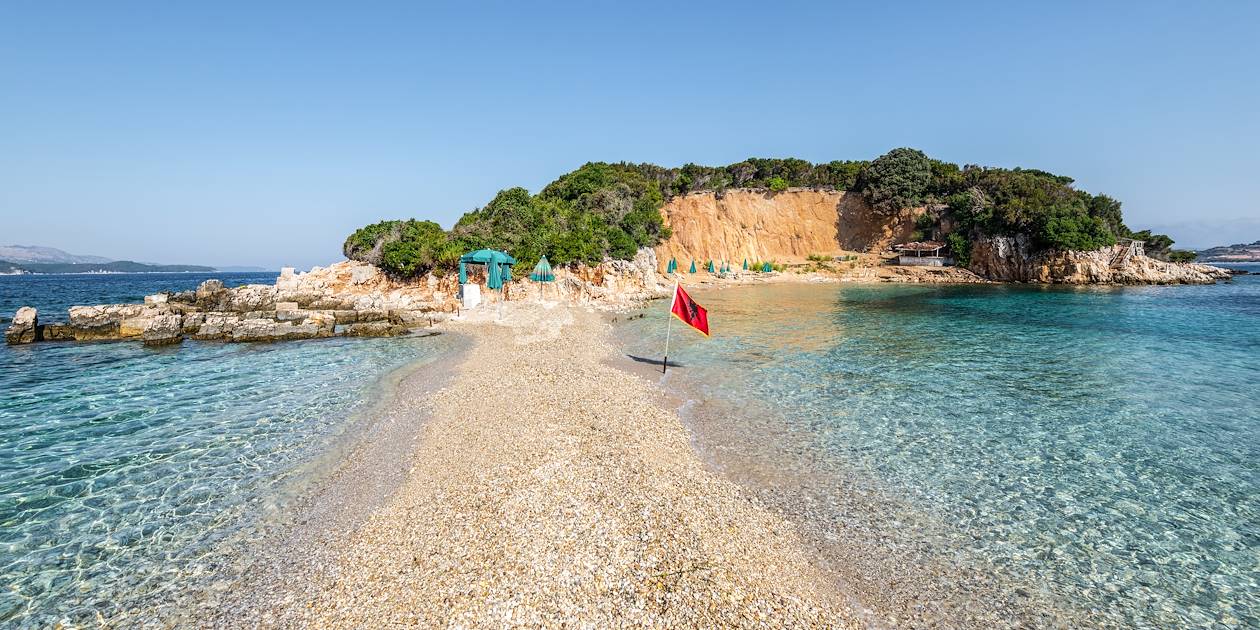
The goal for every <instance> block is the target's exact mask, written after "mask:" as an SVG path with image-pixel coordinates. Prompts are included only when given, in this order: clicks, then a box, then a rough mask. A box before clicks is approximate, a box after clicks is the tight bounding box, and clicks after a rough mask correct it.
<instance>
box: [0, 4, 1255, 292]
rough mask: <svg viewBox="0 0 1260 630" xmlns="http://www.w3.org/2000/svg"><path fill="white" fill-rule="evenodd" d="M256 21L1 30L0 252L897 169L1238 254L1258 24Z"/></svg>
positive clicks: (1187, 10)
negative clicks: (762, 177) (643, 169)
mask: <svg viewBox="0 0 1260 630" xmlns="http://www.w3.org/2000/svg"><path fill="white" fill-rule="evenodd" d="M176 4H178V5H181V6H175V5H176ZM194 4H198V5H199V6H193V5H194ZM262 4H264V3H257V2H242V3H233V2H222V1H220V2H206V3H169V2H152V3H136V2H80V3H61V2H22V1H17V0H12V1H10V2H5V3H3V4H2V5H0V244H14V243H16V244H32V245H49V246H53V247H60V248H62V249H66V250H69V251H72V252H75V253H84V254H99V255H104V256H111V257H129V258H135V259H140V260H150V261H159V262H169V263H180V262H183V263H204V264H216V265H222V264H251V265H265V266H280V265H286V264H291V265H297V266H300V267H306V266H310V265H315V264H327V263H329V262H333V261H335V260H338V259H339V258H340V247H341V242H342V240H344V238H345V236H346V235H347V234H348V233H349V232H351V231H352V230H353V229H354V228H356V227H358V226H361V225H363V224H366V223H369V222H373V221H376V220H379V219H385V218H407V217H417V218H432V219H435V220H437V221H439V222H440V223H442V224H443V225H446V226H449V225H450V224H451V223H452V222H453V221H454V220H455V219H456V218H457V217H458V216H459V215H460V214H462V213H463V212H465V211H467V210H469V209H472V208H474V207H476V206H479V205H482V204H484V203H485V202H486V201H488V200H489V199H490V198H491V197H492V196H493V195H494V193H495V192H496V191H498V190H500V189H502V188H507V187H510V186H518V185H519V186H525V187H527V188H529V189H531V190H535V191H536V190H538V188H540V187H541V186H542V185H544V184H546V183H547V182H548V181H550V180H552V179H553V178H554V177H556V176H557V175H559V174H561V173H563V172H566V171H568V170H571V169H573V168H575V167H577V166H579V165H580V164H582V163H583V162H586V161H589V160H608V161H616V160H630V161H647V162H655V163H658V164H663V165H680V164H683V163H685V162H697V163H702V164H727V163H731V162H735V161H738V160H741V159H743V158H746V157H750V156H758V157H788V156H793V157H800V158H804V159H807V160H811V161H825V160H831V159H859V158H873V157H875V156H877V155H879V154H881V153H883V152H885V151H887V150H888V149H890V148H893V147H897V146H913V147H917V148H920V149H923V150H924V151H926V152H927V153H928V154H929V155H931V156H933V157H937V158H941V159H946V160H950V161H955V162H959V163H978V164H986V165H994V166H1030V167H1038V168H1043V169H1046V170H1050V171H1054V172H1057V173H1062V174H1065V175H1070V176H1073V177H1075V178H1076V180H1077V185H1078V186H1079V187H1081V188H1084V189H1086V190H1089V191H1091V192H1106V193H1108V194H1110V195H1112V196H1114V197H1117V198H1119V199H1121V200H1122V201H1123V202H1124V209H1125V214H1126V216H1127V219H1128V223H1129V224H1130V226H1132V227H1135V228H1141V227H1155V228H1159V229H1164V230H1168V231H1170V232H1171V234H1172V235H1173V237H1174V238H1176V239H1177V240H1178V241H1180V243H1181V244H1182V245H1189V246H1207V245H1214V244H1220V243H1229V242H1238V241H1243V240H1247V241H1251V240H1255V239H1260V202H1257V199H1258V198H1260V175H1258V173H1260V157H1257V155H1258V153H1257V149H1258V148H1260V114H1258V112H1260V43H1257V42H1258V39H1260V38H1257V36H1256V33H1257V30H1258V29H1260V2H1205V3H1197V2H1133V3H1129V6H1121V3H1097V2H1090V3H1080V4H1071V3H1065V2H1056V3H1042V4H1043V5H1042V6H1031V5H1032V3H1012V2H995V3H948V4H947V3H927V2H925V3H902V4H900V6H898V7H897V8H893V7H891V6H885V4H888V3H877V2H863V3H859V4H853V5H850V6H841V5H839V4H838V3H824V2H818V3H815V4H785V3H764V2H762V3H751V4H748V5H742V4H740V3H737V2H720V3H712V4H701V3H686V2H669V3H661V4H653V3H648V2H607V3H602V2H584V3H575V4H573V5H568V6H565V5H560V4H549V5H548V7H547V8H533V7H525V6H523V5H524V4H526V3H515V2H513V3H503V4H487V5H481V6H475V7H474V6H473V5H472V4H471V3H452V4H446V5H434V6H421V4H422V3H420V2H398V3H388V2H369V3H345V2H343V3H326V4H325V3H317V2H294V3H291V4H290V3H266V4H267V5H268V6H267V7H262V6H261V5H262ZM1025 5H1028V6H1025Z"/></svg>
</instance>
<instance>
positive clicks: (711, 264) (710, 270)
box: [709, 260, 713, 273]
mask: <svg viewBox="0 0 1260 630" xmlns="http://www.w3.org/2000/svg"><path fill="white" fill-rule="evenodd" d="M709 273H713V261H712V260H710V261H709Z"/></svg>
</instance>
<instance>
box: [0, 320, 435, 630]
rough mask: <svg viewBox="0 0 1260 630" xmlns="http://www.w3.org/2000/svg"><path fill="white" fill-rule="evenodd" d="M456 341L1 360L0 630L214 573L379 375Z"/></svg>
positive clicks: (26, 354) (2, 351) (90, 613)
mask: <svg viewBox="0 0 1260 630" xmlns="http://www.w3.org/2000/svg"><path fill="white" fill-rule="evenodd" d="M454 342H455V341H454V340H453V339H450V338H449V337H448V336H446V335H441V336H436V337H427V338H420V339H415V338H412V339H405V338H401V339H354V340H346V339H333V340H322V341H313V342H295V343H277V344H215V343H197V342H186V343H184V344H183V345H182V346H179V347H171V348H163V349H156V350H155V349H148V348H144V347H142V346H141V345H139V344H131V343H117V344H77V345H76V344H36V345H33V346H23V347H10V348H0V392H3V394H2V396H0V583H3V584H4V585H5V588H4V589H3V590H2V591H0V625H17V626H29V627H46V626H49V625H53V624H54V623H56V622H57V621H58V620H63V619H66V620H70V621H94V620H95V619H96V615H97V613H98V612H99V613H101V614H102V615H104V616H106V617H108V616H109V615H111V614H114V613H117V612H118V611H119V610H125V609H127V608H128V607H130V606H132V605H137V604H138V603H139V602H142V601H145V600H148V599H149V598H153V597H157V598H158V599H159V600H161V599H166V598H168V594H169V592H170V591H171V590H173V589H175V588H179V587H180V586H181V585H187V584H188V583H189V582H190V581H191V580H192V579H194V578H195V577H196V576H197V575H199V574H204V573H205V572H208V571H211V570H213V569H214V562H213V554H212V552H213V551H214V548H215V546H216V545H217V544H219V543H221V542H223V541H224V540H225V539H227V538H228V537H230V536H231V535H232V534H233V532H236V531H238V530H239V529H240V528H242V527H244V526H245V524H247V523H251V522H253V521H256V520H257V518H259V516H260V515H263V514H266V513H267V512H268V511H270V510H272V509H274V507H275V502H276V501H277V500H278V496H279V493H278V491H277V488H279V487H283V486H285V485H286V482H290V483H289V485H291V483H292V482H293V481H295V480H294V479H293V477H294V476H295V475H297V474H298V472H297V471H298V470H299V469H300V467H301V466H302V465H303V464H304V463H306V462H308V461H310V460H311V459H312V458H313V457H315V456H316V455H317V454H318V453H320V452H322V451H323V450H324V449H325V448H326V447H327V446H328V445H329V444H331V443H332V442H333V441H334V440H335V439H337V436H338V433H339V431H340V430H341V429H343V428H345V427H346V426H347V420H348V419H349V418H350V417H352V416H353V414H354V413H355V412H356V411H359V410H361V409H363V408H364V406H365V404H366V403H365V400H368V399H370V398H371V396H370V390H371V389H372V387H373V384H374V383H376V382H377V380H378V378H379V377H380V376H381V375H383V374H385V373H387V372H389V371H391V370H393V369H395V368H398V367H400V366H402V365H405V364H407V363H410V362H413V361H417V360H425V359H434V358H436V357H438V356H439V355H441V354H444V353H445V352H447V351H448V350H449V349H450V345H451V344H452V343H454Z"/></svg>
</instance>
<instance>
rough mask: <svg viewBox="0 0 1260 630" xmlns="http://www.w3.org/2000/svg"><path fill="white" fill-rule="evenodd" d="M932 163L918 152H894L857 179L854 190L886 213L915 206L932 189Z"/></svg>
mask: <svg viewBox="0 0 1260 630" xmlns="http://www.w3.org/2000/svg"><path fill="white" fill-rule="evenodd" d="M932 181H933V178H932V161H931V160H929V159H928V156H926V155H924V154H923V152H922V151H920V150H918V149H905V148H902V149H893V150H892V151H889V152H888V153H885V154H884V155H881V156H879V157H878V158H875V161H873V162H871V163H870V164H869V165H868V166H867V167H866V168H864V169H862V172H861V173H860V174H859V175H858V181H857V189H858V190H860V191H861V192H862V195H863V196H865V197H866V200H867V201H868V202H869V203H870V204H871V206H873V207H874V208H875V209H877V210H881V211H883V212H886V213H891V212H896V211H898V210H901V209H902V208H909V207H911V206H916V205H918V204H919V203H921V202H922V200H923V195H924V194H925V193H927V192H928V190H929V188H930V187H931V185H932Z"/></svg>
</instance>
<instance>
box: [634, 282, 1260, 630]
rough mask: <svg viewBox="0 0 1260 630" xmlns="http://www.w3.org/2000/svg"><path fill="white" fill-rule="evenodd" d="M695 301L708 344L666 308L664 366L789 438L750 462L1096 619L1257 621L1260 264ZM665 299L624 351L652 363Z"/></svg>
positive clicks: (725, 294)
mask: <svg viewBox="0 0 1260 630" xmlns="http://www.w3.org/2000/svg"><path fill="white" fill-rule="evenodd" d="M695 294H696V295H695V297H696V298H697V299H698V301H699V302H700V303H701V304H703V305H704V306H706V307H707V308H708V309H709V312H710V315H709V321H710V325H711V326H712V328H713V337H712V339H709V340H705V339H703V338H701V337H700V336H698V335H696V334H694V333H690V332H689V331H686V330H683V329H682V328H681V327H680V326H678V325H677V322H675V326H674V331H673V348H672V349H671V352H670V357H671V361H675V360H676V361H678V362H680V363H681V364H683V365H682V367H680V368H672V369H671V370H670V373H669V376H668V377H666V381H667V383H669V384H670V385H671V386H672V387H675V388H676V389H678V390H679V391H680V392H682V393H684V394H685V395H687V396H690V397H692V398H694V399H696V400H697V401H698V403H699V404H700V405H701V406H703V405H705V404H706V401H709V402H720V403H721V409H723V410H725V411H724V412H723V413H724V415H723V416H722V418H721V420H720V421H719V422H720V423H721V424H722V426H720V427H719V428H718V430H719V431H722V432H726V433H729V434H741V435H742V439H745V440H748V441H756V440H760V439H764V440H779V439H780V434H781V435H786V436H790V437H791V438H792V439H793V440H796V441H797V442H800V443H803V444H807V445H808V451H809V455H808V457H805V456H802V455H801V453H800V452H795V451H791V450H787V451H764V452H761V453H759V454H757V455H754V456H756V457H767V458H779V461H763V462H755V463H754V464H755V466H754V467H756V468H759V469H762V470H773V471H776V472H775V474H799V475H802V476H803V475H807V474H814V473H819V474H836V473H835V471H837V470H843V471H845V472H846V474H856V475H861V476H864V477H866V478H869V479H872V480H874V481H875V482H877V483H878V484H879V485H880V487H881V488H882V490H883V491H885V492H887V493H889V494H891V495H893V496H895V497H896V498H897V499H899V500H904V501H907V502H909V503H910V504H912V505H913V506H914V507H915V508H917V509H919V510H922V511H923V512H925V513H930V514H932V515H933V516H934V517H936V518H937V520H938V521H939V522H943V523H946V524H948V525H949V527H950V529H952V536H951V540H950V541H949V542H948V543H947V544H951V545H959V546H961V547H965V548H966V549H967V550H968V551H969V552H974V553H975V554H976V555H977V556H978V557H981V558H983V559H984V561H985V564H986V565H988V566H989V567H990V568H991V569H992V570H994V571H996V572H999V573H1004V574H1008V575H1011V576H1017V577H1019V578H1020V579H1022V580H1024V581H1025V582H1032V583H1035V584H1038V585H1043V586H1046V587H1048V589H1049V591H1050V592H1052V593H1053V594H1054V595H1055V596H1056V597H1057V598H1061V599H1062V600H1064V601H1067V602H1070V603H1071V605H1072V606H1074V607H1077V608H1079V609H1084V610H1089V611H1092V612H1093V613H1096V615H1095V617H1096V618H1101V619H1104V620H1110V621H1112V622H1115V623H1118V624H1121V625H1126V626H1146V627H1202V626H1208V625H1212V624H1221V625H1225V626H1243V627H1246V626H1250V627H1257V626H1260V277H1256V276H1249V277H1240V278H1238V279H1236V280H1235V281H1234V282H1233V283H1223V284H1219V285H1216V286H1206V287H1132V288H1097V287H1094V288H1077V289H1073V288H1061V287H1051V288H1044V287H1043V288H1039V287H1028V286H907V285H902V286H898V285H881V286H845V285H808V286H803V285H773V286H760V287H748V288H736V289H726V290H712V291H701V290H697V291H695ZM665 310H666V307H665V306H663V305H659V304H658V305H657V307H656V308H651V309H649V310H648V311H647V313H648V317H646V318H645V319H642V320H635V321H633V322H631V323H629V324H626V325H625V326H624V327H623V330H624V331H626V333H627V335H626V337H627V339H628V341H627V344H628V351H629V352H630V353H631V354H634V355H637V356H648V357H652V356H655V357H659V356H660V352H661V344H662V343H663V334H664V324H665V316H664V313H665ZM738 409H748V410H753V409H755V410H757V413H756V414H753V413H751V412H750V413H747V414H741V413H739V412H738V411H735V412H731V410H738ZM767 410H769V412H770V413H769V414H766V413H765V412H766V411H767ZM767 453H770V454H767ZM789 459H790V460H792V461H788V460H789ZM785 471H786V472H785ZM836 485H837V486H839V485H841V484H839V482H837V484H836ZM905 533H906V535H907V536H914V535H915V533H914V532H905ZM937 543H939V544H946V543H944V542H941V541H937Z"/></svg>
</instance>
